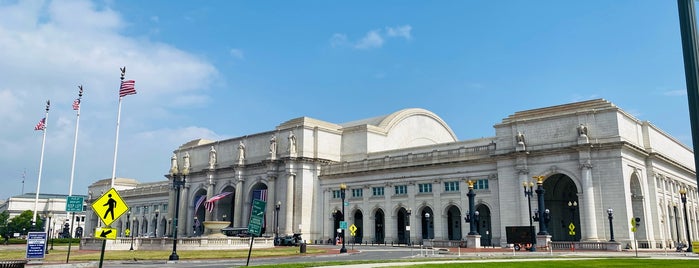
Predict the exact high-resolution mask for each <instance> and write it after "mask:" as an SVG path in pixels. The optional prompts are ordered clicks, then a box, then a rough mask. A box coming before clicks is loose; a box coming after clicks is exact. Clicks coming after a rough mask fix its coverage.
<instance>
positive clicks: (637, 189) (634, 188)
mask: <svg viewBox="0 0 699 268" xmlns="http://www.w3.org/2000/svg"><path fill="white" fill-rule="evenodd" d="M630 183H631V187H630V188H631V210H632V213H633V215H631V216H632V217H633V218H640V219H641V224H640V225H639V226H638V229H637V230H636V232H635V233H634V234H633V235H634V236H635V239H636V240H638V241H639V243H638V245H639V247H640V245H643V244H648V243H640V242H641V241H647V240H648V238H647V236H646V227H645V226H646V224H643V221H644V220H646V219H647V218H646V217H645V216H646V215H645V210H644V209H643V188H641V181H640V180H639V178H638V175H637V174H636V173H633V174H632V175H631V180H630ZM673 214H674V215H675V218H678V216H679V215H680V214H679V212H678V211H677V207H676V206H675V211H674V213H673ZM678 229H679V228H678ZM679 237H681V236H679ZM678 241H679V238H678Z"/></svg>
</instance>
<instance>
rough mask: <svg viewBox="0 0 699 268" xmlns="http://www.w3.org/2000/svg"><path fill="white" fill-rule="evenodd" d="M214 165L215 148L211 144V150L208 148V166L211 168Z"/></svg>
mask: <svg viewBox="0 0 699 268" xmlns="http://www.w3.org/2000/svg"><path fill="white" fill-rule="evenodd" d="M214 166H216V149H214V146H213V145H211V150H209V168H210V169H213V168H214Z"/></svg>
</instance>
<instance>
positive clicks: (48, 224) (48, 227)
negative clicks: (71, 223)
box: [45, 211, 53, 254]
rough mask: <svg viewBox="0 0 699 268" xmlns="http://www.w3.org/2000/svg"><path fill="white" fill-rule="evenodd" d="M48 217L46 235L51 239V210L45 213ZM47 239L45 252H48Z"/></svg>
mask: <svg viewBox="0 0 699 268" xmlns="http://www.w3.org/2000/svg"><path fill="white" fill-rule="evenodd" d="M46 216H47V217H48V218H49V221H47V222H46V236H47V238H48V240H51V218H52V217H53V212H51V211H49V213H48V214H47V215H46ZM48 240H46V246H45V248H46V254H49V247H48V245H49V244H48Z"/></svg>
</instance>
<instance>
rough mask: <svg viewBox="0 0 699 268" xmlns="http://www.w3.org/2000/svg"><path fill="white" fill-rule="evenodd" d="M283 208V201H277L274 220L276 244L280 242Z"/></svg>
mask: <svg viewBox="0 0 699 268" xmlns="http://www.w3.org/2000/svg"><path fill="white" fill-rule="evenodd" d="M281 208H282V201H277V204H275V205H274V211H275V216H274V220H275V221H276V223H275V224H274V244H275V245H277V244H279V210H280V209H281Z"/></svg>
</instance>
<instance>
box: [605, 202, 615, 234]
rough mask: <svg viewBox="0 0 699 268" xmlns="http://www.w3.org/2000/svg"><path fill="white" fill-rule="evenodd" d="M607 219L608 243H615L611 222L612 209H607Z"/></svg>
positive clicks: (612, 216)
mask: <svg viewBox="0 0 699 268" xmlns="http://www.w3.org/2000/svg"><path fill="white" fill-rule="evenodd" d="M607 218H608V219H609V235H610V239H609V242H615V241H614V225H612V224H613V223H612V220H613V219H614V210H613V209H612V208H608V209H607Z"/></svg>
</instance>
